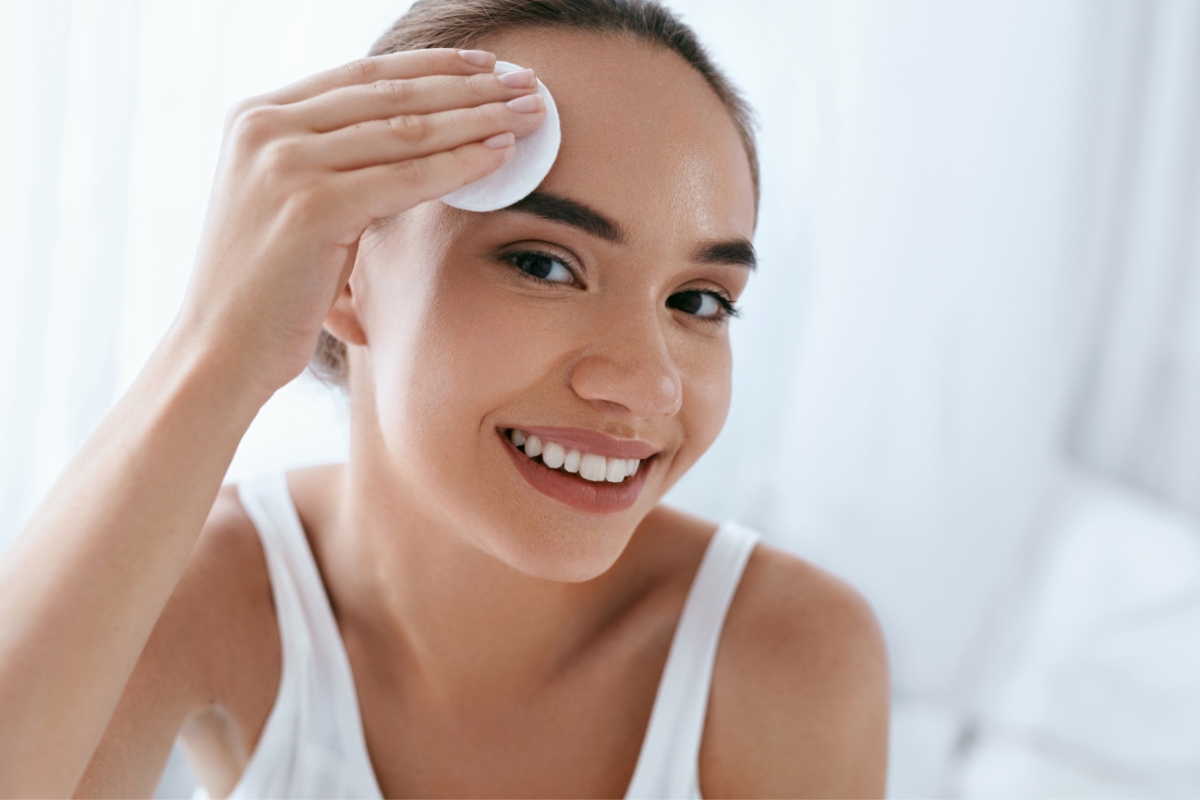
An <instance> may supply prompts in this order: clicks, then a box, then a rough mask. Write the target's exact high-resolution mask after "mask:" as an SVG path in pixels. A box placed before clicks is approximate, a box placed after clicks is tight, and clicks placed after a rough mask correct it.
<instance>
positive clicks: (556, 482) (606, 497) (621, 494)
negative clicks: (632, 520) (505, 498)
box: [500, 433, 649, 514]
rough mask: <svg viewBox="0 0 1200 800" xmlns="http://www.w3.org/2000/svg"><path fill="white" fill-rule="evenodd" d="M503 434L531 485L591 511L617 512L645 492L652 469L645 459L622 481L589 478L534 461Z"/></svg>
mask: <svg viewBox="0 0 1200 800" xmlns="http://www.w3.org/2000/svg"><path fill="white" fill-rule="evenodd" d="M500 438H501V439H502V440H503V441H504V445H505V450H507V451H508V455H509V457H510V458H512V460H513V464H514V465H516V467H517V471H518V472H520V473H521V475H522V477H524V478H525V480H526V481H528V482H529V485H530V486H532V487H533V488H535V489H537V490H538V491H539V492H541V493H542V494H544V495H546V496H547V497H552V498H554V499H555V500H558V501H559V502H562V503H566V504H567V505H569V506H571V507H572V508H577V509H579V510H580V511H586V512H588V513H589V514H614V513H616V512H618V511H624V510H625V509H627V508H629V507H630V506H632V505H633V504H634V503H636V502H637V499H638V495H639V494H641V492H642V486H644V485H645V483H646V473H647V472H648V471H649V470H648V469H647V465H646V462H645V461H643V462H642V468H641V469H639V470H638V471H637V474H636V475H632V476H630V477H628V478H626V479H625V480H623V481H621V482H620V483H608V482H607V481H589V480H584V479H583V478H580V477H579V476H578V475H572V474H570V473H568V472H562V471H560V470H557V469H550V468H549V467H547V466H546V465H545V464H542V463H541V462H540V461H534V460H533V459H532V458H530V457H529V456H527V455H525V454H524V453H522V452H521V451H520V450H518V449H517V447H516V445H514V444H513V443H512V441H511V440H510V439H509V438H508V437H507V436H505V435H504V434H503V433H500ZM647 460H649V459H647Z"/></svg>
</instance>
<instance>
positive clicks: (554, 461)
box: [526, 442, 567, 469]
mask: <svg viewBox="0 0 1200 800" xmlns="http://www.w3.org/2000/svg"><path fill="white" fill-rule="evenodd" d="M526 448H527V450H526V452H528V445H526ZM566 458H567V453H566V451H565V450H563V446H562V445H561V444H559V443H558V442H546V447H545V449H543V450H542V463H543V464H545V465H546V466H547V467H549V468H550V469H558V468H559V467H561V466H562V465H563V462H564V461H565V460H566Z"/></svg>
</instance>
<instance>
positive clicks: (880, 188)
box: [0, 0, 1200, 797]
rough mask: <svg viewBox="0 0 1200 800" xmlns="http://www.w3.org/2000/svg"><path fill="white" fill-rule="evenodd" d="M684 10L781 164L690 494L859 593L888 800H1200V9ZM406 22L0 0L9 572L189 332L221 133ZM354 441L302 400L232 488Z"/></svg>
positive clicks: (260, 430)
mask: <svg viewBox="0 0 1200 800" xmlns="http://www.w3.org/2000/svg"><path fill="white" fill-rule="evenodd" d="M670 5H672V6H674V7H675V8H677V9H678V10H680V11H681V12H682V13H683V14H684V16H685V18H686V19H687V20H689V21H690V22H691V23H692V24H693V25H694V26H695V27H696V29H697V30H698V32H699V33H700V35H701V37H702V39H704V40H705V41H706V42H708V43H709V45H710V47H711V50H712V51H713V54H714V55H715V57H716V59H717V61H718V62H719V63H720V64H722V65H723V66H724V67H725V68H727V69H728V70H729V72H730V73H731V74H732V76H733V78H734V80H735V82H737V83H738V84H739V85H740V86H742V87H743V88H744V89H745V91H746V92H747V93H748V95H749V97H750V100H751V101H752V103H753V104H754V105H755V106H756V108H757V110H758V113H759V117H760V120H761V148H762V161H763V202H762V215H761V219H760V222H759V228H758V237H757V246H758V249H759V252H760V256H761V268H760V270H759V275H757V276H756V277H755V279H754V280H753V281H752V282H751V288H750V290H749V291H748V292H747V294H746V297H745V300H744V303H743V306H744V308H745V315H744V318H743V319H742V320H740V321H738V322H736V323H735V334H734V336H735V350H736V356H735V362H736V387H735V402H734V408H733V411H732V414H731V417H730V420H729V423H728V425H727V427H726V429H725V432H724V433H723V434H722V437H721V438H720V440H718V442H717V444H716V445H715V446H714V448H713V450H712V451H711V452H710V453H709V454H708V455H707V456H706V457H705V458H704V460H703V461H702V462H701V463H700V464H699V465H698V466H697V467H696V469H695V470H694V471H693V473H692V474H690V475H689V476H688V477H687V478H686V479H685V481H684V482H683V483H682V484H681V485H680V486H679V487H678V488H677V489H676V490H675V491H674V492H672V495H671V497H670V499H671V501H672V502H674V503H676V504H678V505H681V506H683V507H686V508H689V509H691V510H694V511H697V512H699V513H702V514H706V515H708V516H710V517H713V518H717V519H720V518H725V517H730V516H733V517H736V518H738V519H740V520H741V521H743V522H745V523H748V524H750V525H753V526H756V527H758V528H759V529H761V530H762V531H763V532H764V533H765V534H766V536H767V538H768V539H769V540H771V541H773V542H774V543H776V544H779V545H781V546H784V547H787V548H789V549H791V550H793V551H794V552H796V553H798V554H800V555H802V556H804V557H806V558H808V559H811V560H813V561H815V562H817V563H819V564H822V565H824V566H826V567H827V568H829V569H831V570H833V571H835V572H837V573H838V574H840V575H843V576H845V577H846V578H847V579H849V580H850V581H851V582H852V583H854V585H856V586H857V587H858V588H859V589H861V590H862V591H863V592H865V593H866V595H867V596H868V597H869V599H870V600H871V601H872V603H873V605H874V607H875V608H876V611H877V612H878V614H879V615H880V617H881V619H882V622H883V625H884V628H885V631H886V634H887V638H888V644H889V649H890V653H891V659H892V666H893V682H894V698H895V708H894V724H893V737H892V739H893V750H892V767H891V776H890V792H891V793H892V794H893V795H895V796H946V797H954V796H961V797H985V796H1006V797H1024V796H1030V797H1034V796H1049V795H1054V796H1063V797H1066V796H1094V797H1100V796H1134V795H1136V796H1196V795H1200V516H1198V515H1200V2H1197V1H1196V0H1052V1H1051V0H1037V1H1036V2H1033V1H1030V2H1019V1H1018V0H994V1H992V2H982V1H981V2H971V3H963V2H935V1H934V0H889V1H888V2H863V1H862V0H825V1H824V2H818V1H815V0H814V1H811V2H803V1H801V0H776V1H775V2H769V1H768V0H759V1H758V2H751V1H750V0H739V2H737V3H733V2H730V1H729V0H673V2H671V3H670ZM405 6H406V2H404V0H388V1H386V2H385V1H384V0H171V2H167V1H166V0H140V2H139V0H6V2H5V4H4V6H3V9H2V10H0V20H2V22H0V75H2V76H3V77H0V108H2V109H3V124H2V125H0V243H2V248H3V250H2V253H3V255H2V256H0V342H2V343H3V344H2V345H0V379H2V383H0V458H2V461H0V547H2V546H3V543H4V542H5V541H7V540H8V539H10V538H11V537H12V536H13V535H14V534H15V533H16V531H17V530H18V528H19V527H20V525H21V522H22V520H23V519H24V518H25V517H26V516H27V515H28V513H29V512H30V511H31V509H32V508H33V507H34V505H35V504H36V503H37V502H38V499H39V498H40V497H41V496H42V494H43V493H44V492H45V490H46V489H47V488H48V486H49V484H50V483H51V482H52V481H53V480H54V478H55V476H56V475H57V473H58V472H59V471H60V470H61V469H62V467H63V465H64V464H65V462H66V461H67V460H68V459H69V458H70V456H71V454H72V453H73V452H74V451H75V449H76V448H77V447H78V446H79V445H80V443H81V442H82V440H83V439H84V437H86V435H87V434H88V432H89V431H90V430H91V428H92V427H93V426H94V425H95V423H96V422H97V421H98V420H99V418H100V417H101V416H102V415H103V414H104V413H105V411H106V409H107V408H108V407H109V406H110V405H111V403H112V402H113V400H114V399H115V398H116V397H117V396H118V395H119V394H120V392H121V391H122V389H123V387H125V386H126V385H128V383H129V382H130V381H131V379H132V378H133V376H134V375H135V374H136V373H137V371H138V369H139V368H140V366H141V364H142V363H143V362H144V360H145V359H146V357H147V355H148V354H149V352H150V350H151V349H152V348H153V347H154V345H155V343H156V341H157V340H158V338H159V337H160V336H161V334H162V333H163V332H164V330H165V329H166V327H167V325H168V324H169V322H170V320H171V319H172V317H173V315H174V313H175V309H176V308H177V306H178V304H179V301H180V299H181V297H182V293H183V291H184V287H185V285H186V281H187V277H188V273H189V269H190V264H191V260H192V254H193V250H194V248H195V244H196V241H197V239H198V236H199V229H200V225H201V221H202V217H203V213H204V207H205V203H206V197H207V192H208V188H209V184H210V180H211V175H212V172H213V168H214V164H215V159H216V153H217V148H218V144H219V138H220V127H221V123H222V118H223V115H224V113H225V110H226V109H227V108H228V107H229V106H230V105H231V104H232V103H233V102H234V101H235V100H237V99H239V98H241V97H244V96H247V95H251V94H255V93H258V92H262V91H265V90H268V89H271V88H274V87H276V86H279V85H282V84H285V83H288V82H291V81H293V80H295V79H297V78H299V77H301V76H304V75H306V74H308V73H311V72H314V71H316V70H318V69H323V68H326V67H329V66H332V65H335V64H337V63H340V62H343V61H347V60H350V59H351V58H354V57H356V56H358V55H361V54H362V53H364V52H365V51H366V49H367V47H368V46H369V45H370V43H371V42H372V41H373V40H374V38H375V36H376V35H377V34H378V33H380V32H381V31H382V30H383V29H384V28H385V27H386V26H387V25H388V23H390V22H391V20H392V19H393V18H394V17H396V16H397V15H398V14H399V13H400V12H401V11H403V9H404V7H405ZM344 431H345V416H344V412H343V411H342V409H341V408H340V407H339V405H338V403H337V401H336V399H335V397H334V396H333V395H331V394H330V393H329V392H328V391H327V390H326V389H325V388H324V387H322V386H321V385H319V384H317V383H315V382H314V381H312V380H311V379H301V380H299V381H297V382H296V383H295V384H293V385H291V386H289V387H288V388H286V389H285V390H283V391H281V392H280V393H279V394H278V395H277V396H276V398H275V399H273V400H272V401H271V403H270V404H268V406H267V407H266V408H265V409H264V410H263V412H262V414H261V415H260V417H259V419H258V420H256V422H255V424H254V427H252V429H251V431H250V433H249V434H248V435H247V437H246V439H245V441H244V443H243V446H242V448H241V449H240V450H239V452H238V456H237V458H236V459H235V462H234V465H233V467H232V469H231V477H232V478H234V479H236V478H237V477H238V476H241V475H246V474H248V473H253V472H258V471H262V470H266V469H273V468H278V467H282V466H285V465H295V464H301V463H309V462H315V461H322V460H328V459H333V458H337V457H338V455H339V454H340V453H341V452H343V451H344V448H345V444H344ZM187 780H188V775H187V773H186V770H184V769H179V768H178V765H177V764H174V762H173V766H172V767H171V769H169V770H168V775H167V776H166V778H165V781H164V784H163V787H162V788H161V789H160V793H162V794H163V795H164V796H168V795H171V796H175V795H174V794H173V793H180V792H182V793H186V792H188V791H189V790H188V788H187V786H186V782H187ZM177 796H183V795H177Z"/></svg>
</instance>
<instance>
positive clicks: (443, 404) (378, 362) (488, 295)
mask: <svg viewBox="0 0 1200 800" xmlns="http://www.w3.org/2000/svg"><path fill="white" fill-rule="evenodd" d="M398 306H399V307H400V308H401V309H402V311H401V314H405V315H407V319H406V320H402V319H400V318H399V317H400V316H401V314H394V315H393V316H392V318H391V320H390V322H389V323H388V324H387V325H385V326H383V330H382V332H381V336H380V337H378V338H380V339H381V341H380V342H379V344H378V345H377V344H376V341H375V340H374V339H373V340H372V361H373V363H374V370H375V375H376V390H377V391H376V394H377V410H378V414H379V418H380V424H381V427H382V428H383V431H384V435H385V436H386V437H387V438H388V440H389V442H394V448H393V449H397V450H399V451H401V453H400V454H401V455H407V454H408V453H407V452H405V451H408V450H409V449H410V448H416V449H418V450H420V451H424V452H426V453H429V452H437V453H440V454H443V456H442V457H441V458H439V459H438V462H439V463H441V464H442V465H443V466H445V467H451V466H452V465H453V464H456V463H457V464H462V465H470V464H474V463H477V462H476V460H475V458H474V456H475V454H476V452H477V450H478V448H479V447H480V446H486V445H487V444H488V443H490V439H484V438H482V437H481V434H484V435H486V436H489V437H490V436H492V431H491V430H490V428H491V426H492V425H495V424H496V423H497V422H500V421H502V420H499V419H496V418H495V416H494V412H496V411H497V410H499V409H503V408H505V407H506V406H508V405H509V404H512V403H515V402H516V401H518V400H519V399H521V398H522V397H528V395H529V394H530V392H531V391H535V390H536V389H537V387H538V386H539V385H542V384H544V382H545V381H546V380H547V379H548V378H550V379H552V378H553V377H554V376H555V375H556V374H557V373H556V369H555V366H556V364H558V363H560V361H561V356H562V349H563V345H564V337H563V336H562V335H556V333H558V334H561V333H562V331H561V330H560V329H558V327H557V325H556V323H555V314H554V313H553V312H552V311H550V310H549V309H539V310H538V311H537V313H532V312H533V310H532V309H530V308H529V307H528V304H527V303H521V302H520V299H519V298H517V297H514V296H512V295H510V294H508V293H506V292H503V291H497V289H496V287H494V286H491V285H489V282H488V281H486V280H480V279H479V278H478V276H472V275H471V274H470V270H468V269H460V270H455V269H453V268H445V269H443V270H441V274H440V275H439V276H438V279H437V281H436V282H435V283H434V284H433V285H432V286H431V287H430V291H429V292H428V293H427V297H426V299H425V302H423V303H421V304H420V306H419V307H415V308H414V307H412V306H411V305H408V306H407V307H406V304H405V303H403V302H401V303H398ZM547 312H549V313H547ZM451 450H452V451H453V452H454V453H455V454H456V455H461V456H463V457H462V458H458V457H455V458H448V457H445V454H446V453H447V452H449V451H451Z"/></svg>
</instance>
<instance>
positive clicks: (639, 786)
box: [197, 474, 758, 798]
mask: <svg viewBox="0 0 1200 800" xmlns="http://www.w3.org/2000/svg"><path fill="white" fill-rule="evenodd" d="M238 496H239V497H240V498H241V502H242V507H243V508H244V509H245V510H246V514H247V515H249V517H250V519H251V521H253V523H254V527H255V528H256V529H257V530H258V535H259V538H261V539H262V544H263V550H264V551H265V553H266V558H267V569H268V571H269V573H270V578H271V591H272V594H273V595H274V598H275V614H276V616H277V618H278V620H279V635H280V639H281V640H282V647H283V653H282V656H283V669H282V674H281V676H280V681H279V692H278V695H277V696H276V698H275V705H274V706H273V707H272V709H271V713H270V716H268V717H267V723H266V725H265V726H264V728H263V731H262V735H261V736H260V737H259V741H258V745H257V747H256V748H255V750H254V753H253V754H252V755H251V757H250V761H249V763H248V764H247V765H246V769H245V771H244V772H243V773H242V777H241V779H240V780H239V781H238V783H237V785H236V786H235V787H234V789H233V791H232V792H231V793H230V795H229V796H230V797H231V798H292V797H296V798H300V797H326V798H350V797H362V798H381V797H382V796H383V795H382V792H381V791H380V789H379V783H378V782H377V781H376V780H375V771H374V768H373V767H372V765H371V759H370V756H369V755H368V753H367V744H366V740H365V738H364V735H363V729H362V722H361V719H360V717H359V709H358V696H357V693H356V692H355V688H354V676H353V674H352V673H351V671H350V661H349V658H348V657H347V655H346V650H345V647H344V646H343V643H342V638H341V634H340V632H339V631H338V626H337V622H336V620H335V619H334V616H333V610H332V609H331V608H330V605H329V598H328V596H327V595H326V593H325V586H324V584H323V583H322V582H321V576H320V573H319V572H318V571H317V565H316V562H315V561H314V559H313V555H312V550H311V549H310V548H309V545H308V539H307V538H306V537H305V534H304V529H303V527H302V526H301V524H300V518H299V515H298V514H297V513H296V507H295V505H294V504H293V503H292V498H291V494H290V493H289V491H288V487H287V481H286V479H285V477H284V476H283V475H282V474H276V475H270V476H266V477H263V478H257V479H255V480H252V481H248V482H244V483H242V484H241V485H239V486H238ZM757 541H758V535H757V534H755V533H754V532H753V531H750V530H748V529H746V528H743V527H741V526H739V525H737V524H735V523H732V522H726V523H725V524H723V525H721V526H720V527H719V528H718V529H717V532H716V534H715V535H714V536H713V537H712V539H711V540H710V541H709V544H708V548H707V550H706V551H705V553H704V560H703V561H702V562H701V564H700V569H699V570H698V571H697V573H696V577H695V578H694V579H693V580H692V585H691V588H690V589H689V591H688V596H687V601H686V603H685V604H684V607H683V614H682V616H681V617H680V619H679V623H678V625H677V626H676V629H675V636H674V638H673V639H672V641H671V649H670V652H669V655H668V656H667V664H666V667H665V668H664V669H663V674H662V679H661V681H660V682H659V686H658V693H657V695H656V696H655V699H654V707H653V710H652V711H651V714H650V724H649V727H648V728H647V729H646V737H645V739H644V740H643V742H642V750H641V753H640V754H639V755H638V761H637V767H636V768H635V770H634V773H633V780H632V781H631V782H630V784H629V790H628V791H627V793H626V797H629V798H698V797H700V774H699V754H700V737H701V734H702V732H703V730H704V714H705V711H706V709H707V708H708V695H709V687H710V684H711V681H712V670H713V662H714V660H715V659H716V654H717V644H718V642H719V640H720V637H721V628H722V625H723V624H724V621H725V613H726V611H727V610H728V609H729V604H730V601H731V600H732V599H733V594H734V591H735V590H736V589H737V585H738V581H739V580H740V579H741V576H742V571H743V569H744V568H745V566H746V561H747V560H748V559H749V557H750V552H751V550H753V549H754V545H755V544H756V543H757ZM197 796H198V797H207V795H205V794H204V792H203V789H201V790H200V791H198V792H197Z"/></svg>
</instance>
